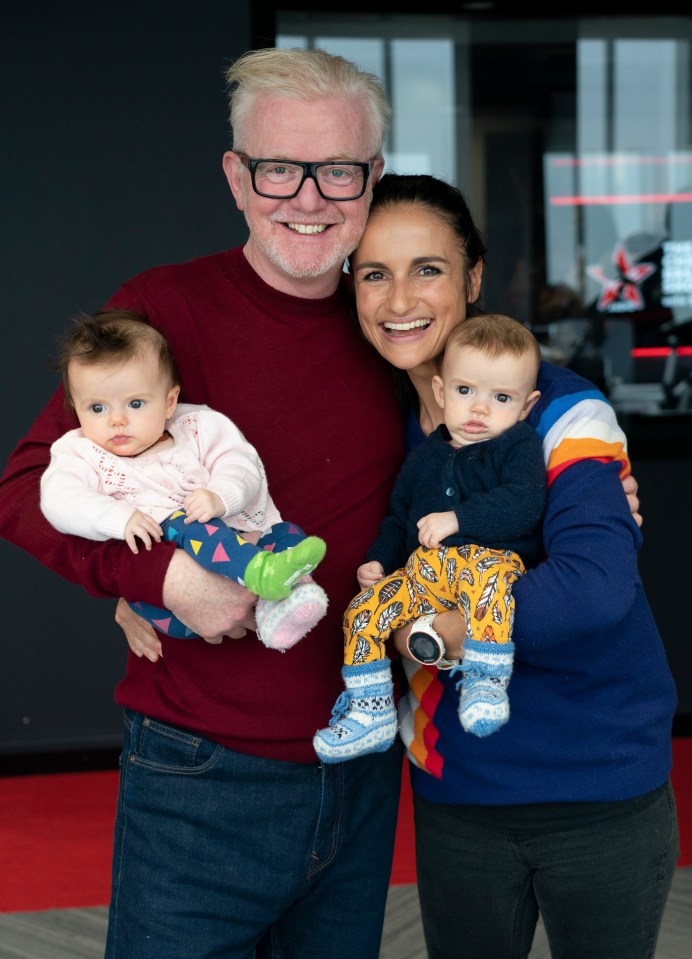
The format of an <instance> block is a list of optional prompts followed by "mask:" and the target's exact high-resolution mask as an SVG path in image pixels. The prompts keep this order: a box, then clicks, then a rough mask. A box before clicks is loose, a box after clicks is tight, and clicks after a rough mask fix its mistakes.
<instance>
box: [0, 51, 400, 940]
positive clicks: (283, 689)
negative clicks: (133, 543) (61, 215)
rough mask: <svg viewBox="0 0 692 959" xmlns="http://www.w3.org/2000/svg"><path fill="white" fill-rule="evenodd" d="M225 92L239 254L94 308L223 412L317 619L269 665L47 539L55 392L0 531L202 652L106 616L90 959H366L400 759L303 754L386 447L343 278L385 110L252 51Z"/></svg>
mask: <svg viewBox="0 0 692 959" xmlns="http://www.w3.org/2000/svg"><path fill="white" fill-rule="evenodd" d="M227 79H228V83H229V89H230V107H231V125H232V128H233V136H234V141H233V150H232V151H229V152H227V153H226V154H225V155H224V158H223V168H224V171H225V174H226V177H227V179H228V182H229V185H230V188H231V191H232V193H233V196H234V199H235V201H236V204H237V206H238V208H239V209H240V210H242V211H243V213H244V215H245V217H246V220H247V223H248V227H249V239H248V241H247V243H246V245H245V246H244V247H243V248H242V249H241V248H237V249H234V250H230V251H225V252H223V253H219V254H215V255H212V256H208V257H204V258H202V259H199V260H195V261H192V262H190V263H186V264H180V265H176V266H164V267H159V268H156V269H153V270H150V271H147V272H146V273H144V274H142V275H141V276H139V277H135V278H134V279H133V280H131V281H129V282H127V283H125V284H124V285H123V286H122V287H121V289H120V290H119V291H118V292H117V293H116V294H115V295H114V296H113V297H112V298H111V300H110V301H109V303H108V304H106V305H107V306H117V307H122V308H127V309H131V310H134V311H136V312H139V313H143V314H146V315H147V316H148V318H149V320H150V322H151V323H152V324H153V325H154V326H156V327H158V328H160V329H161V330H162V331H163V332H164V333H165V335H166V336H167V337H168V339H169V341H170V343H171V346H172V349H173V352H174V355H175V356H176V359H177V361H178V366H179V372H180V376H181V382H182V396H183V398H184V399H185V401H186V402H190V403H206V404H208V405H209V406H211V407H213V408H215V409H217V410H220V411H221V412H223V413H225V414H227V415H228V416H229V417H232V418H233V420H234V421H235V422H236V423H237V424H238V426H239V428H240V429H241V430H242V431H243V432H244V434H245V435H246V436H247V438H248V441H249V442H251V443H252V444H253V445H254V446H256V447H257V449H258V450H259V451H260V454H261V456H262V459H263V461H264V463H265V466H266V470H267V475H268V480H269V487H270V490H271V493H272V497H273V498H274V500H275V502H276V503H277V506H278V508H279V509H280V510H281V511H282V513H284V514H285V515H296V516H300V517H301V523H303V524H304V528H305V529H306V530H308V531H309V532H310V533H311V534H314V535H317V536H321V537H322V538H323V539H324V540H325V541H326V542H327V556H326V558H325V560H324V561H323V563H322V564H321V566H320V568H319V571H318V572H317V573H316V574H315V578H316V580H317V581H318V582H319V583H320V585H322V586H323V587H324V588H325V590H326V591H327V594H328V596H329V604H330V605H329V610H328V612H327V616H326V617H325V618H324V619H323V620H322V621H321V622H320V623H319V625H318V626H317V627H316V628H315V629H314V630H313V631H312V632H311V633H309V634H308V636H306V637H305V638H304V639H303V640H302V641H301V642H300V643H299V644H298V645H297V646H296V647H295V648H294V649H292V650H291V651H290V652H289V653H286V654H285V655H281V654H280V653H277V652H276V651H274V650H269V649H267V648H266V647H264V646H263V644H262V643H260V642H259V641H258V640H257V637H256V636H255V634H254V633H253V632H246V630H247V629H251V627H252V625H253V619H252V606H251V603H252V596H251V595H250V594H249V593H248V592H246V591H245V590H243V589H242V588H240V587H239V586H237V585H234V584H233V583H231V582H230V581H228V580H224V579H222V578H221V577H219V576H216V575H214V574H211V573H207V572H205V571H204V570H203V569H202V567H201V566H199V565H198V564H197V563H195V562H194V561H193V560H192V559H190V558H189V557H188V556H186V554H185V553H184V552H183V551H182V550H175V549H174V548H173V547H172V546H171V545H170V544H156V545H155V547H154V548H153V549H152V550H151V551H150V552H148V551H146V550H140V552H139V554H137V555H134V554H133V553H132V552H131V551H130V550H129V548H128V547H127V545H126V544H124V543H122V542H116V541H113V542H108V543H101V544H97V543H92V542H89V541H86V540H83V539H79V538H76V537H65V536H61V535H60V534H58V533H56V532H55V531H54V530H52V529H51V528H50V527H49V526H48V525H47V523H46V521H45V520H44V519H43V518H42V516H41V514H40V511H39V508H38V483H39V479H40V476H41V474H42V472H43V470H44V469H45V467H46V466H47V464H48V460H49V450H50V445H51V443H52V442H53V441H54V440H55V439H57V437H58V436H59V435H61V434H62V433H63V432H65V430H66V429H69V428H72V427H74V426H75V425H76V423H75V421H74V420H73V419H72V417H71V415H70V414H69V413H68V412H67V411H66V409H65V407H64V403H63V399H64V397H63V394H62V391H61V390H58V391H57V392H56V394H55V396H54V397H53V399H52V401H51V402H50V403H49V404H48V406H47V407H46V409H45V410H44V411H43V412H42V413H41V415H40V416H39V417H38V419H37V421H36V422H35V424H34V425H33V427H32V428H31V430H30V432H29V434H28V436H27V437H26V438H25V440H24V441H22V442H21V443H20V444H19V446H18V447H17V449H16V450H15V452H14V453H13V455H12V457H11V459H10V461H9V463H8V466H7V468H6V471H5V474H4V476H3V478H2V485H1V487H0V534H1V535H3V536H4V537H5V538H6V539H8V540H10V541H11V542H14V543H15V544H16V545H18V546H20V547H21V548H23V549H25V550H27V551H28V552H30V553H31V554H32V555H34V556H35V557H36V558H37V559H38V560H39V561H40V562H42V563H43V564H44V565H46V566H48V567H49V568H50V569H52V570H54V571H55V572H57V573H58V574H60V575H61V576H63V577H64V578H66V579H69V580H71V581H73V582H77V583H79V584H81V585H82V586H83V587H84V588H85V589H86V590H87V591H88V592H89V593H91V594H92V595H96V596H105V597H113V598H114V597H120V596H122V597H124V598H125V599H126V600H132V601H136V600H142V601H144V602H148V603H151V604H152V605H155V606H163V607H166V608H169V609H171V610H173V612H174V613H175V614H176V616H177V617H178V618H179V619H181V620H182V621H183V622H185V623H186V624H187V625H188V626H189V627H190V628H191V629H192V630H193V631H194V632H196V633H199V634H200V635H202V636H205V637H207V638H208V639H209V640H211V642H204V641H202V640H193V641H184V640H178V639H171V638H167V637H166V638H164V637H159V638H158V639H157V640H156V645H155V646H154V647H152V646H151V645H147V644H148V640H147V639H146V638H145V637H146V630H145V629H144V627H143V626H141V625H137V624H135V623H133V622H132V621H131V620H129V619H127V614H126V613H125V612H124V611H123V610H124V604H122V603H121V604H120V607H119V609H120V612H119V621H121V622H122V623H123V625H124V626H126V628H127V631H128V635H129V639H130V644H131V647H132V649H134V650H135V652H136V653H138V654H140V655H133V654H131V655H130V656H129V660H128V665H127V671H126V675H125V677H124V678H123V680H122V681H121V682H120V683H119V684H118V686H117V689H116V700H117V701H118V702H119V703H120V704H121V705H122V706H123V707H124V709H125V737H124V746H123V755H122V765H121V781H120V793H119V798H118V809H117V817H116V826H115V846H114V861H113V889H112V900H111V907H110V916H109V930H108V942H107V946H106V957H107V959H116V957H117V959H139V957H144V956H146V957H147V959H172V957H174V956H175V957H181V959H202V957H208V956H212V955H213V956H224V959H235V957H238V959H240V957H269V956H275V955H279V954H280V955H281V956H282V957H284V959H299V957H301V959H307V957H310V959H312V957H320V959H331V957H337V956H339V957H341V956H342V955H343V954H349V955H352V956H358V959H368V957H372V959H375V957H377V956H378V953H379V945H380V936H381V927H382V920H383V915H384V905H385V900H386V895H387V888H388V882H389V872H390V866H391V857H392V849H393V839H394V830H395V826H396V812H397V802H398V786H399V777H400V771H401V763H402V754H401V751H400V747H399V746H398V745H397V746H395V747H393V749H392V750H390V751H389V752H387V753H385V754H382V755H377V756H371V757H365V758H363V759H359V760H357V761H354V762H352V763H348V764H343V765H342V764H338V765H331V766H322V765H319V764H317V763H316V761H315V755H314V752H313V748H312V737H313V735H314V733H315V730H316V729H318V728H319V727H320V726H322V725H323V724H324V720H325V717H326V716H328V715H329V713H330V710H331V706H332V703H333V702H334V699H335V698H336V696H337V694H338V692H339V690H340V686H341V679H340V669H341V664H342V655H343V650H342V639H341V628H340V626H341V616H342V613H343V610H344V609H345V608H346V605H347V603H348V601H349V599H350V597H351V595H352V593H353V591H354V585H355V578H354V571H355V570H356V568H357V567H358V565H359V564H360V562H361V561H362V557H363V555H364V553H365V550H366V548H367V545H368V544H369V543H370V541H371V540H372V539H373V538H374V536H375V534H376V532H377V527H378V524H379V521H380V519H381V517H382V516H383V515H384V514H385V511H386V508H387V501H388V494H389V491H390V489H391V486H392V483H393V480H394V477H395V475H396V472H397V470H398V467H399V465H400V462H401V459H402V455H403V441H402V435H401V428H400V421H399V416H398V412H397V409H396V407H395V400H394V397H393V394H392V390H391V383H390V379H389V375H388V371H387V370H386V368H385V367H384V366H383V364H382V362H381V360H380V359H379V357H378V356H377V354H376V353H375V351H374V350H372V349H371V348H370V347H369V346H368V345H366V344H365V342H364V341H363V340H362V338H361V335H360V333H359V330H358V326H357V323H356V321H355V319H354V317H353V314H352V311H351V302H350V296H349V291H348V289H347V287H346V283H345V280H344V276H343V272H342V266H343V262H344V260H345V258H346V256H347V255H348V254H349V253H350V252H351V251H352V250H353V248H354V247H355V246H356V244H357V242H358V240H359V238H360V236H361V233H362V231H363V228H364V225H365V220H366V217H367V212H368V207H369V202H370V198H371V191H372V186H373V183H374V182H375V181H376V180H377V178H378V177H379V175H380V173H381V171H382V166H383V159H382V144H383V141H384V136H385V133H386V129H387V124H388V122H389V115H390V111H389V106H388V104H387V101H386V98H385V96H384V93H383V91H382V89H381V86H380V84H379V82H378V81H377V80H376V78H374V77H372V76H371V75H369V74H365V73H362V72H361V71H359V70H357V69H356V68H355V67H354V66H353V64H351V63H349V62H348V61H345V60H343V59H342V58H339V57H333V56H330V55H328V54H326V53H324V52H322V51H319V50H311V51H300V50H291V51H289V50H277V49H267V50H257V51H253V52H251V53H249V54H246V55H245V56H243V57H241V58H240V59H239V60H238V61H236V63H235V64H233V65H232V66H231V68H230V69H229V71H228V76H227ZM138 631H139V633H138ZM138 635H139V639H138V638H137V637H138ZM224 636H225V637H226V638H225V639H224V638H223V637H224ZM228 637H234V638H228ZM144 651H146V653H147V655H141V653H142V652H144ZM159 652H160V654H161V655H158V653H159ZM361 903H367V909H364V908H361Z"/></svg>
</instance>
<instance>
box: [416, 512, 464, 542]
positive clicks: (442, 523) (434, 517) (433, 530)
mask: <svg viewBox="0 0 692 959" xmlns="http://www.w3.org/2000/svg"><path fill="white" fill-rule="evenodd" d="M416 525H417V526H418V542H419V543H420V544H421V546H427V547H429V548H430V549H439V547H440V546H441V545H442V540H443V539H445V537H447V536H453V535H454V533H458V532H459V523H458V521H457V517H456V513H454V512H452V510H448V511H447V512H446V513H428V515H427V516H423V517H421V519H419V520H418V522H417V524H416Z"/></svg>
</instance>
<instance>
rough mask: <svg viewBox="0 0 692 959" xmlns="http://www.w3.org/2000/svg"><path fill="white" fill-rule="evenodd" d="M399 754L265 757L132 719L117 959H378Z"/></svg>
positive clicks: (112, 948) (112, 954) (123, 789)
mask: <svg viewBox="0 0 692 959" xmlns="http://www.w3.org/2000/svg"><path fill="white" fill-rule="evenodd" d="M267 695H268V696H269V690H268V691H267ZM402 759H403V757H402V747H401V745H400V743H399V742H398V741H397V743H396V744H395V745H394V746H393V747H392V748H391V749H390V750H389V751H388V752H387V753H380V754H377V755H373V756H366V757H363V758H361V759H353V760H350V761H349V762H344V763H333V764H328V765H324V766H323V765H320V764H319V763H318V762H317V760H316V761H315V763H314V764H310V765H303V764H298V763H288V762H277V761H275V760H269V759H258V758H256V757H254V756H245V755H242V754H239V753H235V752H232V751H231V750H229V749H225V748H224V747H222V746H218V745H216V744H215V743H212V742H210V741H209V740H206V739H203V738H202V737H200V736H197V735H195V734H193V733H190V732H187V731H186V730H183V729H179V728H177V727H174V726H169V725H167V724H165V723H160V722H157V721H155V720H150V719H147V718H145V717H144V716H141V715H140V714H138V713H134V712H131V711H126V714H125V741H124V748H123V754H122V761H121V771H120V790H119V795H118V808H117V816H116V825H115V846H114V858H113V889H112V898H111V906H110V915H109V926H108V941H107V946H106V959H212V957H213V959H271V957H277V959H278V957H280V959H343V957H344V956H352V957H354V959H355V957H357V959H377V957H378V955H379V949H380V939H381V935H382V923H383V919H384V908H385V903H386V898H387V890H388V885H389V877H390V870H391V863H392V855H393V846H394V832H395V828H396V820H397V809H398V798H399V784H400V777H401V768H402Z"/></svg>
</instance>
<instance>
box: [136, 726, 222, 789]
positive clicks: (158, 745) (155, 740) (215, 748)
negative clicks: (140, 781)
mask: <svg viewBox="0 0 692 959" xmlns="http://www.w3.org/2000/svg"><path fill="white" fill-rule="evenodd" d="M129 718H131V716H130V717H129ZM129 733H130V735H129V744H128V745H129V748H128V751H127V753H126V756H125V758H126V759H127V761H128V762H129V763H130V764H131V765H135V766H142V767H146V768H149V769H152V770H156V771H157V772H163V773H166V772H168V773H172V774H175V775H180V774H193V775H194V774H200V773H205V772H207V771H208V770H210V769H211V768H212V767H213V766H215V765H216V763H217V762H218V761H219V759H220V757H221V755H222V754H223V751H224V750H223V746H220V745H219V744H218V743H213V742H211V741H210V740H209V739H205V738H204V737H203V736H199V735H198V734H196V733H192V732H189V731H188V730H186V729H181V728H180V727H178V726H172V725H171V724H170V723H164V722H161V721H160V720H158V719H152V718H151V717H149V716H137V717H136V718H135V720H134V721H133V722H132V724H131V726H130V730H129Z"/></svg>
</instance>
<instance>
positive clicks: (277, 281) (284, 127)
mask: <svg viewBox="0 0 692 959" xmlns="http://www.w3.org/2000/svg"><path fill="white" fill-rule="evenodd" d="M371 142H372V138H371V137H370V136H369V135H368V124H367V118H366V115H365V111H364V108H363V107H362V106H361V105H360V104H358V103H354V102H353V101H352V100H342V99H338V100H318V101H316V102H314V103H304V102H302V101H300V100H286V99H282V98H280V97H274V96H266V97H262V98H261V99H259V100H258V101H257V102H256V104H255V108H254V113H253V115H252V117H251V119H249V120H246V122H245V125H244V128H243V130H242V133H241V140H239V142H238V143H237V147H238V149H239V150H242V151H243V152H244V153H245V154H247V155H248V156H250V157H255V158H257V157H259V158H267V159H280V160H303V161H312V162H320V161H329V160H344V161H346V160H352V161H359V162H365V161H368V160H369V159H370V156H369V150H370V149H371ZM223 165H224V171H225V173H226V176H227V178H228V182H229V185H230V187H231V190H232V191H233V196H234V197H235V201H236V204H237V206H238V209H239V210H242V211H243V213H244V214H245V219H246V221H247V224H248V227H249V229H250V237H249V240H248V242H247V244H246V247H245V254H246V256H247V258H248V261H249V262H250V264H251V265H252V267H253V268H254V269H255V270H256V271H257V273H258V274H259V275H260V276H261V277H262V279H263V280H265V282H267V283H269V285H270V286H273V287H274V288H275V289H278V290H282V291H283V292H286V293H291V294H294V295H297V296H309V297H320V296H327V295H328V294H329V293H332V292H333V291H334V290H335V289H336V286H337V283H338V281H339V277H340V274H341V270H342V266H343V263H344V260H345V259H346V257H347V256H348V255H349V254H350V253H351V252H352V251H353V250H354V249H355V247H356V246H357V244H358V241H359V240H360V237H361V235H362V233H363V230H364V229H365V221H366V219H367V215H368V208H369V206H370V199H371V196H372V186H373V183H374V182H375V181H376V180H377V178H378V177H379V175H380V173H381V172H382V165H383V162H382V161H381V160H380V161H375V162H374V163H373V164H372V167H371V173H370V178H369V179H368V183H367V186H366V189H365V193H364V194H363V196H362V197H359V198H358V199H357V200H345V201H334V200H325V199H323V198H322V197H321V196H320V194H319V192H318V190H317V186H316V184H315V183H314V181H313V180H311V179H307V180H306V181H305V183H304V184H303V186H302V187H301V189H300V192H299V193H298V195H297V196H294V197H292V198H291V199H281V200H270V199H268V198H266V197H261V196H258V195H257V194H256V193H255V192H254V190H253V188H252V181H251V178H250V173H249V171H248V169H247V167H245V166H243V165H241V163H240V161H239V160H238V158H237V156H236V155H235V153H232V152H228V153H226V154H224V160H223Z"/></svg>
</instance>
